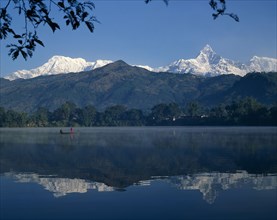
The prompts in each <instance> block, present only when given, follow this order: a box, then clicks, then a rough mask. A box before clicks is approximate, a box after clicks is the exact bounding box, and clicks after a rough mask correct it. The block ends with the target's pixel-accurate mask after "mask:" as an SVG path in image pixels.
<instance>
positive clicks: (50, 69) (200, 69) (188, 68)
mask: <svg viewBox="0 0 277 220" xmlns="http://www.w3.org/2000/svg"><path fill="white" fill-rule="evenodd" d="M112 62H113V61H111V60H96V61H94V62H88V61H86V60H84V59H82V58H70V57H64V56H53V57H52V58H51V59H49V60H48V62H46V63H45V64H43V65H42V66H40V67H37V68H35V69H31V70H18V71H16V72H13V73H11V74H9V75H8V76H6V77H4V78H6V79H9V80H14V79H18V78H23V79H29V78H34V77H37V76H43V75H54V74H61V73H71V72H74V73H78V72H82V71H88V70H94V69H96V68H99V67H103V66H105V65H107V64H109V63H112ZM133 66H137V67H141V68H144V69H146V70H149V71H152V72H171V73H179V74H185V73H191V74H194V75H201V76H218V75H223V74H235V75H240V76H244V75H246V74H247V73H249V72H277V59H275V58H268V57H258V56H254V57H253V58H252V59H251V60H250V61H249V62H247V63H241V62H237V61H233V60H230V59H226V58H223V57H221V56H220V55H218V54H217V53H216V52H215V51H214V50H213V49H212V47H211V46H210V45H208V44H207V45H206V46H205V47H204V48H203V49H202V50H201V51H200V53H199V54H198V55H197V56H196V58H193V59H187V60H186V59H179V60H176V61H173V62H172V63H170V64H169V65H167V66H162V67H157V68H152V67H150V66H147V65H133Z"/></svg>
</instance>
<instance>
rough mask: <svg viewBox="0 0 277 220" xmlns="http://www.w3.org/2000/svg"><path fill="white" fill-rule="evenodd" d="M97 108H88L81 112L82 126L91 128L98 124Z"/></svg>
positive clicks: (80, 121)
mask: <svg viewBox="0 0 277 220" xmlns="http://www.w3.org/2000/svg"><path fill="white" fill-rule="evenodd" d="M96 115H97V111H96V108H95V107H94V106H92V105H88V106H86V107H85V108H84V109H81V110H80V115H79V123H80V125H82V126H86V127H90V126H93V125H95V123H96Z"/></svg>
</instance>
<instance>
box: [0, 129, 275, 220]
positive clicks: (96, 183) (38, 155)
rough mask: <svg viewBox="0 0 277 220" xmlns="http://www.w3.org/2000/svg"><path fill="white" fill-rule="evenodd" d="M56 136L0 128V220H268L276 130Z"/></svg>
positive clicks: (272, 204)
mask: <svg viewBox="0 0 277 220" xmlns="http://www.w3.org/2000/svg"><path fill="white" fill-rule="evenodd" d="M59 129H60V128H1V129H0V172H1V175H0V186H1V188H0V190H1V191H0V192H1V193H0V197H1V200H0V202H1V204H0V208H1V214H0V218H1V219H213V220H214V219H236V220H237V219H251V220H253V219H261V220H266V219H274V220H276V219H277V145H276V143H277V128H276V127H112V128H75V132H74V134H73V135H69V134H68V135H61V134H60V133H59ZM64 130H66V128H64Z"/></svg>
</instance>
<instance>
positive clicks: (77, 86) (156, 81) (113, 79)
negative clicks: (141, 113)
mask: <svg viewBox="0 0 277 220" xmlns="http://www.w3.org/2000/svg"><path fill="white" fill-rule="evenodd" d="M276 76H277V74H276V73H264V74H261V73H252V74H250V73H249V74H247V75H246V76H244V77H241V76H237V75H233V74H228V75H220V76H215V77H203V76H195V75H192V74H172V73H168V72H160V73H155V72H151V71H148V70H146V69H143V68H140V67H136V66H130V65H128V64H127V63H125V62H124V61H117V62H114V63H110V64H108V65H106V66H103V67H101V68H97V69H94V70H91V71H85V72H80V73H78V74H76V73H68V74H57V75H49V76H40V77H36V78H31V79H18V80H13V81H9V80H5V79H0V80H1V81H0V82H1V87H0V96H1V99H0V106H2V107H5V108H7V109H14V110H19V111H25V112H33V111H35V110H36V109H38V108H39V107H46V108H48V109H49V110H54V109H56V108H57V107H59V106H61V105H62V104H63V103H65V102H66V101H70V102H73V103H75V104H76V105H77V106H79V107H85V106H87V105H94V106H95V107H96V108H97V109H99V110H104V109H105V108H107V107H109V106H112V105H124V106H126V107H128V108H137V109H141V110H146V111H147V110H149V109H151V108H152V107H153V106H155V105H157V104H160V103H172V102H175V103H177V104H179V105H180V106H184V105H185V104H186V103H188V102H191V101H197V102H199V103H200V104H201V105H204V106H213V105H218V104H219V103H226V102H230V101H232V100H236V99H238V98H243V97H249V96H252V97H253V98H256V99H257V101H259V102H261V103H264V104H272V103H274V100H277V91H276V90H277V89H276V88H277V77H276ZM253 85H254V86H253ZM255 85H259V86H260V87H261V88H256V86H255ZM249 87H250V88H251V89H248V90H249V91H248V90H247V91H244V90H245V88H249ZM252 87H253V88H252ZM241 91H243V92H241Z"/></svg>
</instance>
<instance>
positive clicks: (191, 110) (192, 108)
mask: <svg viewBox="0 0 277 220" xmlns="http://www.w3.org/2000/svg"><path fill="white" fill-rule="evenodd" d="M185 111H186V113H187V114H188V116H191V117H195V116H200V114H201V107H200V105H199V104H198V103H197V102H189V103H188V104H187V106H186V109H185Z"/></svg>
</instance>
